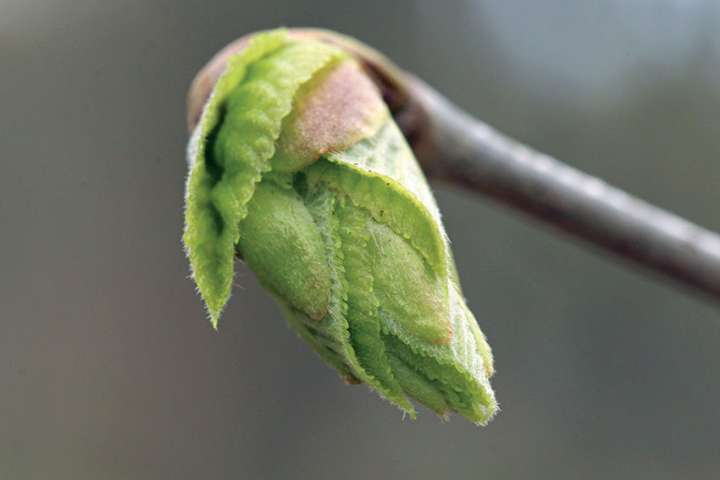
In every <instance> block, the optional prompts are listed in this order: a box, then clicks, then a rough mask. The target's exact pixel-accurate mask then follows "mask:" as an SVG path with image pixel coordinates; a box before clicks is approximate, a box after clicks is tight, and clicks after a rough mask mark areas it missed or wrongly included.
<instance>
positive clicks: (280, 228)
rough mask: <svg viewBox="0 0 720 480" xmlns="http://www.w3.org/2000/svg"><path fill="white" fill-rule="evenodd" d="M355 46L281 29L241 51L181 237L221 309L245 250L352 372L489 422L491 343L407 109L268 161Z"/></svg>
mask: <svg viewBox="0 0 720 480" xmlns="http://www.w3.org/2000/svg"><path fill="white" fill-rule="evenodd" d="M345 58H346V57H344V55H343V54H342V53H341V52H340V51H339V50H337V49H335V48H333V47H329V46H327V45H324V44H320V43H316V42H308V41H297V40H290V39H288V37H287V34H286V33H285V32H284V31H274V32H270V33H267V34H264V35H260V36H258V37H256V39H255V40H254V41H253V42H251V44H250V46H249V47H248V48H247V49H246V50H245V51H244V52H243V53H241V54H240V55H239V56H237V57H236V58H235V59H233V60H232V61H231V62H230V64H229V67H228V70H227V72H226V73H225V74H224V75H223V76H222V77H221V79H220V81H219V82H218V85H217V86H216V88H215V91H214V93H213V95H212V97H211V99H210V101H209V102H208V105H206V108H205V110H204V112H203V116H202V118H201V122H200V124H199V127H198V128H197V130H196V132H195V134H194V137H193V139H192V141H191V147H190V149H189V155H190V156H191V163H192V165H193V166H192V170H191V173H190V176H189V180H188V187H187V198H186V202H187V206H186V228H185V235H184V242H185V245H186V250H187V252H188V256H189V258H190V263H191V267H192V270H193V275H194V278H195V281H196V283H197V285H198V289H199V290H200V293H201V295H202V296H203V298H204V300H205V302H206V304H207V307H208V311H209V312H210V315H211V318H212V320H213V323H214V324H216V322H217V319H218V316H219V314H220V312H221V311H222V309H223V307H224V305H225V303H226V302H227V299H228V297H229V295H230V288H231V285H232V278H233V256H234V255H235V253H236V252H237V253H238V254H240V255H241V256H242V257H243V258H244V260H245V261H246V262H247V263H248V265H249V266H250V267H251V268H252V269H253V270H254V271H255V272H256V274H257V276H258V278H259V280H260V282H261V283H262V284H263V285H264V286H265V287H266V288H267V289H268V290H270V291H271V292H272V293H273V295H274V296H275V297H276V298H277V299H278V301H279V302H280V303H281V304H282V305H283V307H284V311H285V312H286V316H287V318H288V321H289V323H290V325H291V326H292V327H293V328H294V329H295V330H296V331H297V332H298V333H299V334H300V335H301V336H302V337H303V338H304V339H305V340H306V341H307V342H308V343H309V344H310V345H311V346H312V348H313V349H314V350H315V351H317V352H318V353H319V354H320V356H321V357H322V358H323V359H324V360H325V361H326V362H328V363H329V364H330V365H332V366H333V367H335V368H336V369H337V370H339V371H340V373H341V374H342V375H343V376H344V377H345V378H348V379H355V380H359V381H361V382H363V383H366V384H368V385H369V386H370V387H372V388H373V389H374V390H376V391H377V392H378V393H379V394H380V395H382V396H383V397H384V398H386V399H387V400H388V401H390V402H392V403H393V404H395V405H397V406H398V407H400V408H401V409H403V410H404V411H406V412H408V413H409V414H410V415H411V416H414V409H413V407H412V404H411V403H410V402H409V401H408V398H413V399H415V400H417V401H419V402H420V403H423V404H425V405H426V406H427V407H429V408H431V409H433V410H434V411H436V412H438V413H439V414H442V415H444V414H446V413H448V412H450V411H456V412H458V413H460V414H462V415H464V416H465V417H467V418H468V419H470V420H472V421H473V422H477V423H485V422H487V421H488V420H489V419H490V418H491V417H492V415H493V414H494V412H495V411H496V409H497V404H496V402H495V399H494V395H493V392H492V389H491V387H490V384H489V382H488V377H489V376H490V374H491V372H492V356H491V353H490V348H489V346H488V345H487V342H486V341H485V338H484V336H483V334H482V332H480V330H479V328H478V327H477V324H476V322H475V319H474V317H473V316H472V314H471V313H470V311H469V310H468V308H467V306H466V304H465V301H464V299H463V297H462V293H461V289H460V286H459V284H458V282H457V276H456V274H455V273H454V272H455V267H454V264H453V260H452V255H451V253H450V249H449V243H448V240H447V237H446V235H445V232H444V229H443V227H442V223H441V221H440V214H439V212H438V209H437V206H436V204H435V201H434V199H433V196H432V193H431V192H430V189H429V188H428V185H427V183H426V181H425V179H424V177H423V174H422V172H421V170H420V168H419V166H418V165H417V162H416V161H415V159H414V157H413V155H412V152H411V150H410V149H409V147H408V146H407V144H406V142H405V140H404V138H403V136H402V134H401V132H400V131H399V130H398V128H397V126H396V125H395V123H394V122H393V121H392V120H391V119H388V120H386V121H385V122H384V123H383V124H382V125H380V126H379V128H378V129H377V131H376V132H375V133H374V134H373V135H372V136H371V137H369V138H366V139H365V140H361V141H359V142H357V143H356V144H354V145H352V146H350V147H349V148H347V149H346V150H344V151H339V152H332V153H329V154H326V155H324V156H322V157H321V158H320V159H319V160H318V161H316V162H315V163H314V164H312V165H310V166H308V167H306V168H304V169H302V170H301V171H298V172H294V173H277V172H271V165H272V157H273V154H274V152H275V146H276V142H277V141H278V138H279V136H280V135H281V134H282V132H283V128H285V127H286V125H284V124H283V119H285V118H286V117H287V116H288V114H289V112H290V111H291V109H292V106H293V101H294V100H295V96H296V95H297V92H298V91H301V88H300V87H301V86H302V85H303V84H304V83H306V82H308V81H309V80H311V79H312V78H313V77H314V76H315V75H318V72H320V71H322V70H323V69H327V68H333V65H334V64H335V62H339V61H344V59H345Z"/></svg>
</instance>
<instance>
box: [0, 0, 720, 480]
mask: <svg viewBox="0 0 720 480" xmlns="http://www.w3.org/2000/svg"><path fill="white" fill-rule="evenodd" d="M278 25H290V26H293V25H296V26H297V25H310V26H320V27H326V28H331V29H336V30H340V31H342V32H345V33H347V34H350V35H353V36H356V37H358V38H360V39H362V40H364V41H366V42H368V43H369V44H371V45H374V46H375V47H377V48H379V49H380V50H382V51H383V52H386V53H387V54H388V55H389V56H390V57H391V58H393V59H394V60H395V61H396V62H397V63H399V64H400V65H402V66H403V67H405V68H407V69H409V70H411V71H413V72H415V73H417V74H419V75H420V76H421V77H423V78H424V79H426V80H427V81H428V82H430V83H431V84H432V85H434V86H435V87H437V88H438V89H439V90H440V91H442V92H444V93H445V94H447V96H448V97H449V98H451V99H453V100H455V101H456V102H458V103H460V104H461V105H463V106H464V107H465V108H466V109H467V110H469V111H470V112H472V113H473V114H476V115H478V116H479V117H480V118H482V119H484V120H485V121H487V122H489V123H491V124H492V125H494V126H496V127H498V128H500V129H501V130H503V131H505V132H507V133H509V134H511V135H513V136H515V137H517V138H519V139H521V140H523V141H525V142H527V143H529V144H530V145H533V146H534V147H536V148H538V149H540V150H543V151H545V152H548V153H550V154H553V155H555V156H556V157H558V158H561V159H563V160H565V161H566V162H568V163H570V164H572V165H574V166H577V167H579V168H581V169H583V170H585V171H588V172H590V173H593V174H596V175H599V176H600V177H602V178H604V179H606V180H609V181H610V182H612V183H614V184H616V185H618V186H620V187H622V188H625V189H627V190H629V191H631V192H633V193H635V194H637V195H639V196H641V197H642V198H645V199H647V200H650V201H652V202H654V203H657V204H659V205H661V206H663V207H666V208H668V209H670V210H672V211H674V212H677V213H679V214H681V215H683V216H686V217H688V218H690V219H691V220H693V221H696V222H699V223H701V224H703V225H705V226H707V227H710V228H712V229H715V230H720V215H718V205H720V82H718V78H720V36H719V34H718V32H720V3H718V2H716V1H714V0H707V1H702V0H633V1H627V0H606V1H600V2H598V1H560V0H547V1H543V2H536V1H533V0H525V1H506V0H493V1H490V0H487V1H470V0H467V1H446V2H440V1H434V0H427V1H417V2H404V1H397V0H393V1H363V2H341V1H337V0H327V1H301V0H290V1H287V2H278V1H273V0H258V1H241V0H232V1H230V0H223V1H216V2H207V1H184V2H181V1H148V0H114V1H100V0H96V1H93V0H44V1H42V0H0V147H1V148H0V151H1V152H2V159H1V160H0V192H1V193H0V479H3V480H4V479H8V480H26V479H48V478H52V479H55V480H63V479H68V480H69V479H73V480H77V479H98V478H103V479H128V478H132V479H159V480H162V479H197V478H212V479H225V478H248V479H255V478H262V479H293V478H314V479H331V478H344V479H347V480H350V479H367V478H376V479H380V478H413V479H440V478H443V479H444V478H453V479H455V478H457V479H469V478H493V479H520V478H537V479H553V480H557V479H575V478H586V479H595V478H597V479H605V478H628V479H646V478H647V479H654V480H662V479H676V478H684V479H691V478H693V479H694V478H697V479H707V478H717V477H718V476H719V475H720V445H719V444H718V438H720V411H719V407H718V405H720V382H719V381H718V378H719V372H720V355H718V351H720V316H719V315H718V313H719V310H718V309H717V308H716V307H714V306H712V305H711V304H709V303H707V302H704V301H702V300H701V299H699V298H696V297H693V296H690V295H688V294H687V293H686V292H683V291H680V290H677V289H675V288H673V287H670V286H668V285H665V284H664V283H662V282H658V281H656V280H655V279H653V278H650V277H647V276H646V275H645V274H642V273H640V272H637V271H635V270H632V269H627V268H624V266H623V265H621V264H619V263H618V262H616V261H614V260H611V259H608V258H606V257H604V256H602V255H599V254H597V253H596V252H593V251H591V250H588V249H587V248H585V247H582V246H579V245H577V244H575V243H574V242H572V241H568V239H566V238H565V237H562V236H559V235H558V234H556V233H554V232H550V231H548V230H546V229H545V228H543V227H541V226H539V225H537V224H535V223H533V222H530V221H528V220H527V219H525V218H523V217H521V216H518V215H517V214H515V213H513V212H511V211H509V210H506V209H505V208H503V207H500V206H497V205H495V204H493V203H491V202H489V201H488V200H486V199H484V198H475V197H472V196H470V195H469V194H467V193H463V192H458V191H455V190H453V189H451V188H450V187H447V186H444V185H435V186H434V188H435V191H436V193H437V197H438V201H439V203H440V206H441V209H442V210H443V212H444V218H445V221H446V226H447V229H448V231H449V234H450V236H451V238H452V239H453V242H454V249H455V253H456V257H457V259H458V263H459V270H460V274H461V277H462V280H463V285H464V289H465V294H466V296H467V297H468V300H469V303H470V305H471V307H472V308H473V309H474V311H475V312H476V313H477V317H478V320H479V322H480V324H481V326H482V328H483V330H484V331H485V332H486V334H487V335H488V337H489V339H490V342H491V344H492V346H493V348H494V351H495V355H496V362H497V369H498V374H497V375H496V377H495V380H494V385H495V388H496V390H497V395H498V398H499V400H500V402H501V404H502V407H503V411H502V413H501V414H500V415H499V416H498V417H497V418H496V419H495V420H494V421H493V422H492V424H491V425H490V426H489V427H487V428H477V427H475V426H473V425H470V424H468V423H467V422H465V421H463V420H462V419H460V418H452V420H451V421H450V422H449V423H443V422H442V421H440V420H439V419H438V418H436V417H434V416H433V415H432V414H430V413H429V412H428V411H427V410H423V411H421V414H420V417H419V419H418V420H417V421H416V422H412V421H409V420H403V418H402V415H401V414H400V413H399V412H398V411H396V410H395V409H393V408H392V407H390V406H389V405H388V404H385V403H384V402H382V401H381V400H380V399H379V398H377V397H376V396H375V395H374V394H372V393H371V392H369V391H368V390H367V389H366V388H365V387H362V386H359V387H350V386H345V385H344V384H342V383H341V382H340V381H339V380H338V378H337V376H336V375H335V373H334V372H333V371H331V370H330V369H329V368H328V367H326V366H325V365H324V364H323V363H321V362H320V361H319V360H318V358H316V356H315V355H314V354H313V353H311V351H310V350H309V348H308V347H307V346H306V345H305V344H303V343H302V342H301V341H300V340H299V339H298V338H296V337H295V335H294V334H293V333H292V332H291V331H290V330H289V329H288V328H287V326H286V324H285V322H284V320H283V319H282V317H281V315H280V310H279V308H278V307H277V306H276V305H275V304H274V303H273V301H272V300H271V298H270V297H269V296H268V295H266V294H265V293H264V292H263V291H262V290H261V289H260V288H259V287H258V285H257V283H256V281H255V279H254V277H253V275H252V274H251V273H250V272H249V271H248V270H247V269H246V268H244V267H239V273H238V275H237V281H236V283H237V285H238V286H237V288H236V289H235V292H234V296H233V298H232V301H231V304H230V306H229V309H228V310H227V312H226V314H225V316H224V318H223V322H222V324H221V329H220V332H219V333H216V332H214V331H213V330H212V329H211V328H210V326H209V324H208V322H207V321H206V319H205V317H204V312H203V308H202V305H201V302H200V299H199V298H198V297H197V296H195V293H194V289H193V284H192V282H191V281H190V280H189V279H188V266H187V262H186V260H185V258H184V256H183V252H182V250H181V244H180V236H181V229H182V204H183V188H184V178H185V174H186V165H185V160H184V151H185V144H186V138H187V135H186V132H185V123H184V116H185V112H184V109H185V105H184V101H185V91H186V88H187V86H188V84H189V82H190V80H191V78H192V76H193V74H194V72H195V71H196V70H197V69H198V68H199V67H200V66H201V65H202V64H203V63H204V62H205V61H206V60H207V59H208V58H209V56H210V55H211V54H213V53H214V52H215V51H216V50H217V49H218V48H220V47H221V46H222V45H223V44H224V43H226V42H228V41H230V40H232V39H233V38H235V37H236V36H239V35H241V34H244V33H246V32H249V31H252V30H257V29H263V28H270V27H274V26H278Z"/></svg>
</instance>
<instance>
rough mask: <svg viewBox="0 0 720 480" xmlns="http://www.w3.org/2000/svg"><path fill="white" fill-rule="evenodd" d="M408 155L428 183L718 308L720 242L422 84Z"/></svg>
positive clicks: (415, 85)
mask: <svg viewBox="0 0 720 480" xmlns="http://www.w3.org/2000/svg"><path fill="white" fill-rule="evenodd" d="M405 83H406V85H405V86H404V87H405V88H406V89H407V91H408V96H409V97H410V98H412V99H413V102H414V103H416V105H415V106H414V107H413V109H415V110H417V109H418V107H419V110H421V111H422V112H423V117H424V118H423V121H422V122H417V121H415V122H414V127H412V128H414V129H415V130H416V131H414V132H412V133H411V137H412V138H414V139H415V140H414V143H415V145H414V149H415V151H416V154H417V155H418V158H419V160H420V162H421V164H422V165H423V168H424V169H425V171H426V173H427V174H428V176H430V177H432V178H435V179H439V180H443V181H447V182H449V183H451V184H453V185H458V186H461V187H463V188H465V189H467V190H469V191H471V192H475V193H481V194H484V195H488V196H490V197H491V198H493V199H494V200H496V201H498V202H500V203H502V204H505V205H507V206H509V207H510V208H512V209H515V210H520V211H523V212H525V213H526V214H528V215H530V216H531V217H533V218H535V219H536V220H538V221H540V222H542V223H545V224H548V225H551V226H553V227H555V228H557V229H559V230H562V231H565V232H567V233H570V234H572V235H574V236H575V237H577V238H580V239H582V240H584V241H586V242H588V243H589V244H591V245H593V246H595V247H599V248H600V249H602V250H605V251H607V252H611V253H613V254H615V255H617V256H619V257H621V258H623V259H626V260H630V261H632V262H633V263H635V264H637V265H640V266H642V267H645V268H646V269H648V270H650V271H654V272H657V273H660V274H662V275H664V276H665V277H666V278H669V279H672V280H674V281H675V282H676V283H678V284H683V285H685V286H689V287H692V288H693V289H695V290H697V291H700V292H703V293H705V294H709V296H710V298H713V299H714V300H716V301H720V236H718V235H717V234H716V233H713V232H711V231H708V230H706V229H703V228H701V227H699V226H697V225H694V224H693V223H691V222H688V221H687V220H684V219H683V218H680V217H678V216H677V215H674V214H672V213H669V212H667V211H664V210H662V209H660V208H657V207H655V206H653V205H650V204H649V203H647V202H644V201H642V200H640V199H638V198H635V197H633V196H631V195H629V194H627V193H625V192H623V191H621V190H619V189H617V188H614V187H612V186H611V185H608V184H607V183H605V182H603V181H602V180H599V179H597V178H595V177H592V176H590V175H587V174H585V173H582V172H580V171H578V170H576V169H574V168H572V167H569V166H568V165H565V164H563V163H562V162H560V161H558V160H556V159H554V158H552V157H549V156H548V155H544V154H542V153H539V152H536V151H534V150H532V149H530V148H528V147H526V146H525V145H523V144H521V143H519V142H517V141H514V140H512V139H510V138H508V137H506V136H505V135H503V134H501V133H499V132H498V131H496V130H494V129H493V128H491V127H489V126H488V125H486V124H484V123H482V122H480V121H479V120H477V119H475V118H473V117H471V116H470V115H468V114H467V113H465V112H463V111H462V110H460V109H459V108H457V107H456V106H454V105H453V104H451V103H450V102H449V101H448V100H447V99H445V98H444V97H443V96H442V95H440V94H439V93H437V92H436V91H435V90H433V89H432V88H431V87H429V86H428V85H427V84H425V83H423V82H422V81H420V80H417V79H413V78H410V77H408V78H407V79H406V82H405Z"/></svg>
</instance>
